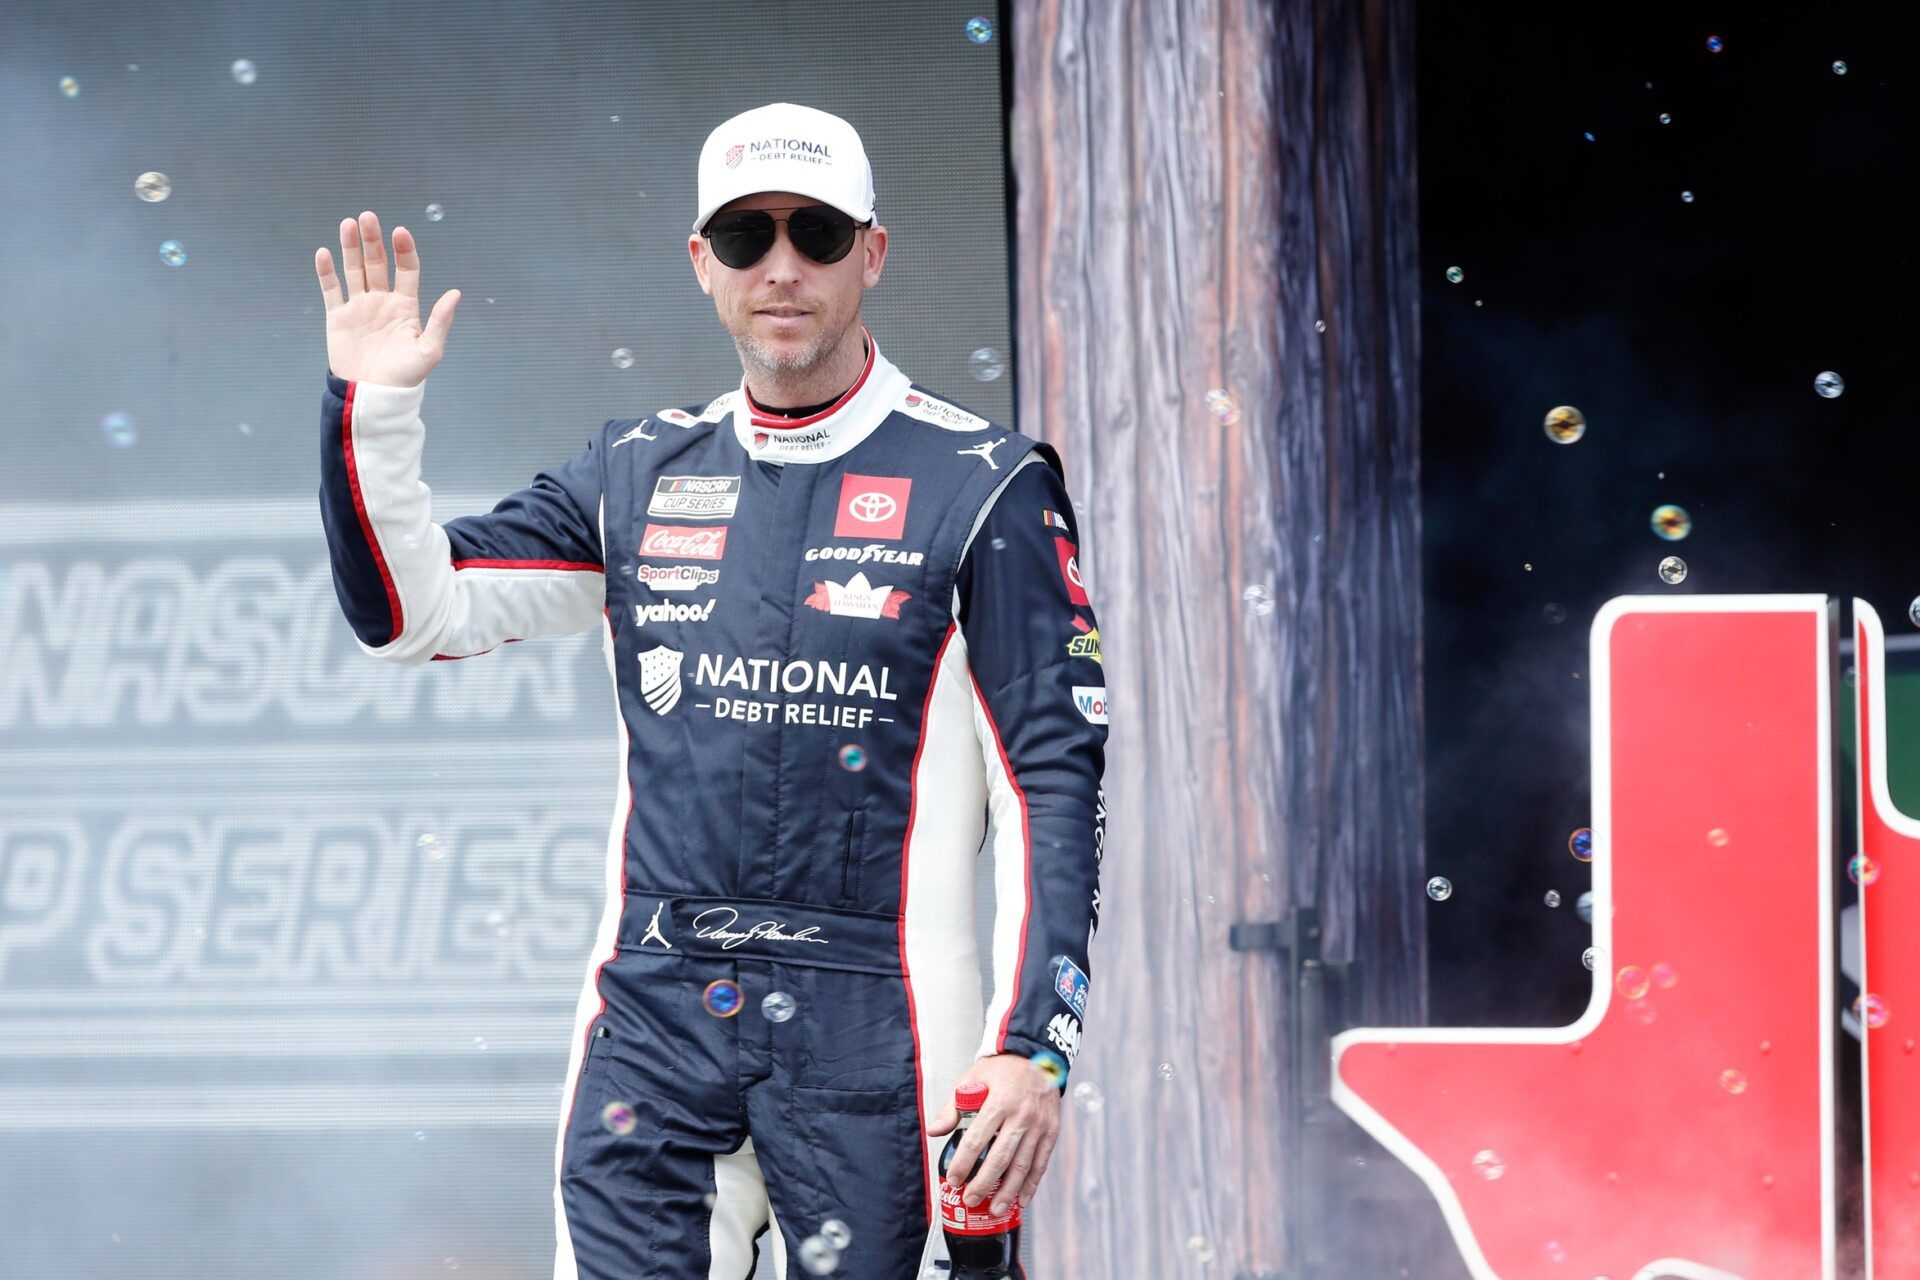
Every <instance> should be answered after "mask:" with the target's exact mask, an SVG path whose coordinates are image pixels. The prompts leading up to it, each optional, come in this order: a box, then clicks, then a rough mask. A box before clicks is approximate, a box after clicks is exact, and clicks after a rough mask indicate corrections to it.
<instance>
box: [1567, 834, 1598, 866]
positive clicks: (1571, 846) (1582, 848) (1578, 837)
mask: <svg viewBox="0 0 1920 1280" xmlns="http://www.w3.org/2000/svg"><path fill="white" fill-rule="evenodd" d="M1567 852H1568V853H1570V854H1572V855H1573V856H1574V857H1576V858H1578V859H1579V860H1580V861H1582V862H1592V861H1593V828H1592V827H1576V828H1574V832H1573V834H1572V835H1570V836H1568V837H1567Z"/></svg>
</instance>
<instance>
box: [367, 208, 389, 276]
mask: <svg viewBox="0 0 1920 1280" xmlns="http://www.w3.org/2000/svg"><path fill="white" fill-rule="evenodd" d="M360 250H361V252H362V253H363V254H364V255H365V256H366V263H367V292H368V293H386V292H388V291H389V288H388V285H387V246H386V245H385V244H383V243H381V240H380V215H379V214H377V213H375V212H374V211H373V210H371V209H368V210H366V211H365V212H363V213H362V214H361V215H360Z"/></svg>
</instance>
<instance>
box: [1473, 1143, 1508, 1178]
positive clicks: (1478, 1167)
mask: <svg viewBox="0 0 1920 1280" xmlns="http://www.w3.org/2000/svg"><path fill="white" fill-rule="evenodd" d="M1473 1171H1474V1172H1475V1173H1477V1174H1479V1175H1480V1176H1481V1177H1482V1178H1485V1179H1486V1180H1487V1181H1488V1182H1492V1181H1493V1180H1494V1179H1495V1178H1498V1177H1499V1176H1500V1175H1501V1174H1503V1173H1505V1172H1506V1171H1507V1166H1506V1163H1505V1162H1504V1161H1502V1160H1501V1159H1500V1155H1499V1153H1498V1152H1495V1151H1491V1150H1488V1151H1477V1152H1475V1153H1474V1156H1473Z"/></svg>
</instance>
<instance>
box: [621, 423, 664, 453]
mask: <svg viewBox="0 0 1920 1280" xmlns="http://www.w3.org/2000/svg"><path fill="white" fill-rule="evenodd" d="M659 438H660V437H659V436H650V435H648V434H647V424H646V423H644V422H643V423H641V424H640V425H639V426H637V427H635V428H633V429H632V430H631V431H629V432H627V434H625V435H623V436H621V437H620V438H619V439H618V440H615V441H614V442H613V444H612V445H610V446H609V448H614V449H618V448H619V447H620V446H621V445H623V444H625V443H626V442H627V441H629V440H658V439H659Z"/></svg>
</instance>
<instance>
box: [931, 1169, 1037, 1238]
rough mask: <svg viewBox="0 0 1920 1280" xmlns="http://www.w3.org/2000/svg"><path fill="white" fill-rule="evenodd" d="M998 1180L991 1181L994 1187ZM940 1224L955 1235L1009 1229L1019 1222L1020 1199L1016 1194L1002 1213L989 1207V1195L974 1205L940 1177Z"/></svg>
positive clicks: (996, 1232) (989, 1232)
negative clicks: (962, 1197)
mask: <svg viewBox="0 0 1920 1280" xmlns="http://www.w3.org/2000/svg"><path fill="white" fill-rule="evenodd" d="M999 1185H1000V1184H999V1183H997V1182H996V1183H995V1184H994V1186H995V1187H998V1186H999ZM940 1225H941V1226H942V1227H945V1228H946V1229H947V1230H948V1231H951V1232H953V1234H955V1235H957V1236H991V1235H998V1234H999V1233H1000V1232H1002V1231H1011V1230H1012V1229H1013V1228H1015V1227H1017V1226H1019V1225H1020V1201H1019V1199H1018V1198H1017V1197H1016V1198H1015V1200H1014V1201H1013V1203H1012V1204H1010V1205H1008V1206H1007V1211H1006V1212H1005V1213H995V1212H994V1211H993V1195H992V1193H991V1192H989V1193H988V1195H987V1198H986V1199H985V1200H982V1201H981V1202H980V1203H979V1204H977V1205H970V1204H968V1203H967V1202H966V1201H965V1200H962V1199H961V1198H960V1191H959V1189H958V1188H957V1187H953V1186H950V1185H949V1184H948V1182H947V1180H946V1179H945V1178H942V1179H940Z"/></svg>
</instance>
